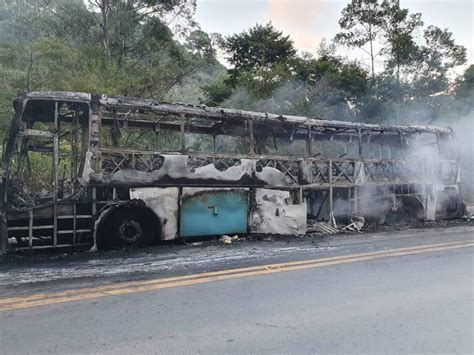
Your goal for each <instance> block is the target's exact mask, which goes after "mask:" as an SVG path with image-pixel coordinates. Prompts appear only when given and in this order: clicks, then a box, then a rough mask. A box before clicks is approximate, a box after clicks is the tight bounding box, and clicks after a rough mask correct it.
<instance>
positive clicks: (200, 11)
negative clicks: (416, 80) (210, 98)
mask: <svg viewBox="0 0 474 355" xmlns="http://www.w3.org/2000/svg"><path fill="white" fill-rule="evenodd" d="M348 1H349V0H347V1H344V0H197V20H198V22H199V23H200V25H201V27H202V29H203V30H204V31H206V32H219V33H222V34H232V33H236V32H241V31H244V30H246V29H247V28H249V27H250V26H252V25H254V24H256V23H266V22H268V21H271V22H272V23H273V24H274V26H275V27H277V28H278V29H280V30H282V31H283V32H285V33H286V34H289V35H290V36H291V38H292V39H293V40H294V42H295V45H296V47H297V48H298V49H299V50H304V51H308V52H311V53H315V51H316V49H317V47H318V44H319V42H320V41H321V39H322V38H326V39H332V38H333V36H334V34H335V33H336V32H337V31H338V29H339V28H338V23H337V22H338V20H339V18H340V14H341V10H342V8H343V7H344V6H345V5H346V4H347V2H348ZM473 4H474V0H401V5H402V6H403V7H407V8H409V9H410V11H411V12H421V13H422V19H423V21H424V22H425V24H432V25H436V26H439V27H441V28H446V27H447V28H449V29H450V30H451V31H452V32H453V34H454V38H455V39H456V41H457V43H458V44H462V45H464V46H465V47H466V48H467V49H468V62H469V63H470V64H474V20H473V18H474V5H473ZM345 54H349V55H350V56H351V57H353V58H357V59H359V60H361V61H365V60H366V59H367V58H366V55H364V53H363V52H361V51H360V50H354V51H350V52H345Z"/></svg>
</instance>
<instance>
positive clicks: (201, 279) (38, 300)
mask: <svg viewBox="0 0 474 355" xmlns="http://www.w3.org/2000/svg"><path fill="white" fill-rule="evenodd" d="M466 247H474V241H458V242H452V243H442V244H430V245H421V246H415V247H409V248H400V249H390V250H383V251H376V252H369V253H361V254H352V255H343V256H335V257H330V258H324V259H312V260H304V261H293V262H287V263H279V264H268V265H262V266H253V267H246V268H239V269H230V270H223V271H215V272H206V273H201V274H194V275H186V276H177V277H169V278H163V279H153V280H146V281H131V282H121V283H115V284H110V285H106V286H99V287H92V288H83V289H77V290H69V291H63V292H54V293H41V294H34V295H31V296H23V297H11V298H3V299H1V298H0V312H7V311H13V310H17V309H23V308H31V307H38V306H46V305H52V304H58V303H65V302H75V301H84V300H90V299H95V298H101V297H108V296H118V295H126V294H130V293H137V292H147V291H156V290H161V289H164V288H171V287H180V286H189V285H196V284H201V283H207V282H214V281H221V280H231V279H236V278H241V277H249V276H258V275H267V274H274V273H277V272H284V271H294V270H303V269H310V268H318V267H323V266H331V265H340V264H348V263H354V262H358V261H367V260H375V259H381V258H387V257H395V256H404V255H414V254H422V253H428V252H436V251H444V250H450V249H458V248H466Z"/></svg>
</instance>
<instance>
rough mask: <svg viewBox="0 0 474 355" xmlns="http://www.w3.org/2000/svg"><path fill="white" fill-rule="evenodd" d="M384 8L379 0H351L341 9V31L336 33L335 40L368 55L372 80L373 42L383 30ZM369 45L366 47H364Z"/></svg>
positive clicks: (373, 73)
mask: <svg viewBox="0 0 474 355" xmlns="http://www.w3.org/2000/svg"><path fill="white" fill-rule="evenodd" d="M384 16H385V10H384V8H383V7H382V5H381V3H380V2H379V0H352V1H351V2H350V3H349V4H348V5H347V6H346V7H345V8H344V9H343V10H342V17H341V19H340V20H339V26H340V27H341V29H342V31H341V32H339V33H338V34H336V37H335V40H336V42H338V43H340V44H343V45H346V46H348V47H358V48H360V49H362V50H363V51H364V52H365V53H367V54H368V55H369V56H370V63H371V65H370V68H371V73H372V80H375V58H376V57H377V56H378V55H379V54H380V52H375V49H374V44H375V41H376V40H377V37H378V36H379V34H380V33H381V32H382V31H383V25H384ZM367 44H368V45H369V48H368V49H365V48H364V47H365V46H366V45H367Z"/></svg>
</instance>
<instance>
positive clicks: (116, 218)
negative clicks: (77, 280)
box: [97, 206, 159, 250]
mask: <svg viewBox="0 0 474 355" xmlns="http://www.w3.org/2000/svg"><path fill="white" fill-rule="evenodd" d="M153 224H154V223H153V218H152V216H151V213H150V212H149V211H148V210H147V209H145V208H136V207H127V206H121V207H117V208H114V210H111V211H110V213H108V215H107V216H106V218H105V219H104V220H103V221H101V223H100V225H99V226H98V230H97V247H98V249H103V250H107V249H117V248H133V247H143V246H148V245H152V244H153V243H154V241H155V239H156V232H155V229H157V228H158V227H159V226H154V225H153ZM154 227H155V228H154Z"/></svg>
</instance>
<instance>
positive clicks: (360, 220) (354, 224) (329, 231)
mask: <svg viewBox="0 0 474 355" xmlns="http://www.w3.org/2000/svg"><path fill="white" fill-rule="evenodd" d="M364 224H365V218H364V217H359V216H352V217H351V223H349V224H348V225H347V226H344V227H342V228H338V227H337V225H335V226H332V225H330V224H329V223H326V222H315V221H313V222H311V224H310V225H309V226H308V228H307V231H308V233H319V234H324V235H333V234H338V233H343V232H360V231H361V230H362V228H363V227H364Z"/></svg>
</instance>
